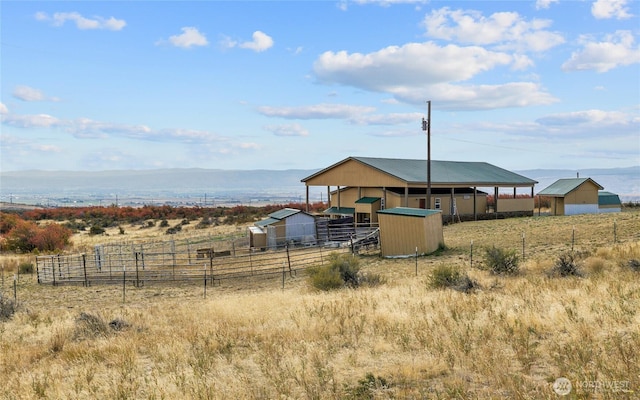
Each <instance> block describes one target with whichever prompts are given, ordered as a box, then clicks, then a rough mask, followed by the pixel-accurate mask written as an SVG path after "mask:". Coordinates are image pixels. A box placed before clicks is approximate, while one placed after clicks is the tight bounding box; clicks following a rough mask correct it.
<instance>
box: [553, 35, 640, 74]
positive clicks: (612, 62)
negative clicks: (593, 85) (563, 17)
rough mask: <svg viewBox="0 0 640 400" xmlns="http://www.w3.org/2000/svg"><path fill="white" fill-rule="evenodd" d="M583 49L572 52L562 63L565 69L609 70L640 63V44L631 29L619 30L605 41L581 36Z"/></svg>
mask: <svg viewBox="0 0 640 400" xmlns="http://www.w3.org/2000/svg"><path fill="white" fill-rule="evenodd" d="M581 41H582V42H583V46H584V47H583V49H582V50H580V51H576V52H574V53H572V54H571V58H570V59H569V60H567V61H566V62H565V63H564V64H562V69H563V70H565V71H580V70H596V71H597V72H607V71H609V70H611V69H614V68H617V67H620V66H625V65H631V64H637V63H640V46H638V45H636V44H635V39H634V37H633V34H632V33H631V32H630V31H617V32H616V33H615V34H611V35H607V36H606V37H605V38H604V40H603V41H601V42H595V41H592V40H591V39H590V38H588V37H583V38H581Z"/></svg>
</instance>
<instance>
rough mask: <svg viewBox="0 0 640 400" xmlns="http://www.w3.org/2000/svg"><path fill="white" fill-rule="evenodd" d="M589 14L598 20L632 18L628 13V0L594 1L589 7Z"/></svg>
mask: <svg viewBox="0 0 640 400" xmlns="http://www.w3.org/2000/svg"><path fill="white" fill-rule="evenodd" d="M591 14H592V15H593V16H594V17H596V18H598V19H610V18H616V19H627V18H631V17H633V14H630V13H629V7H628V0H596V1H595V2H594V3H593V4H592V5H591Z"/></svg>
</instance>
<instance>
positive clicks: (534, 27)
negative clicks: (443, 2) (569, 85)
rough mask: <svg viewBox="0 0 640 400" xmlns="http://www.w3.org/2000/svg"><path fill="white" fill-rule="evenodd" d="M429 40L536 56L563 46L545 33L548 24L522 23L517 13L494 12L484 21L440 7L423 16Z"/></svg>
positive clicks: (473, 13)
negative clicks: (486, 46)
mask: <svg viewBox="0 0 640 400" xmlns="http://www.w3.org/2000/svg"><path fill="white" fill-rule="evenodd" d="M423 24H424V26H425V28H426V34H427V36H428V37H430V38H435V39H442V40H447V41H456V42H458V43H463V44H472V45H483V46H485V45H493V46H496V49H501V50H507V49H511V50H518V51H535V52H540V51H544V50H548V49H550V48H552V47H555V46H557V45H559V44H561V43H564V38H563V37H562V35H560V34H558V33H555V32H551V31H549V30H547V28H549V27H550V26H551V21H550V20H542V19H533V20H531V21H527V20H525V19H524V18H523V17H521V16H520V15H519V14H518V13H517V12H497V13H494V14H492V15H490V16H489V17H485V16H484V15H482V13H481V12H479V11H474V10H450V9H449V8H448V7H444V8H441V9H438V10H433V11H432V12H431V14H428V15H426V16H425V18H424V21H423Z"/></svg>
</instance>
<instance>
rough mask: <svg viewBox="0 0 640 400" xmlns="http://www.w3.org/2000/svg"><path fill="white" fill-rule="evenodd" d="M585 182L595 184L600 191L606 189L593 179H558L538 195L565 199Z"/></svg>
mask: <svg viewBox="0 0 640 400" xmlns="http://www.w3.org/2000/svg"><path fill="white" fill-rule="evenodd" d="M585 182H591V183H593V184H594V185H595V186H596V187H597V188H598V189H599V190H602V189H604V188H603V187H602V186H600V185H599V184H598V183H596V181H594V180H593V179H591V178H568V179H558V180H557V181H555V182H554V183H552V184H551V185H549V186H547V187H546V188H544V189H542V190H541V191H540V192H539V193H538V195H540V196H550V197H564V196H566V195H567V194H569V193H571V192H572V191H574V190H576V189H577V188H578V187H580V186H582V185H583V184H584V183H585Z"/></svg>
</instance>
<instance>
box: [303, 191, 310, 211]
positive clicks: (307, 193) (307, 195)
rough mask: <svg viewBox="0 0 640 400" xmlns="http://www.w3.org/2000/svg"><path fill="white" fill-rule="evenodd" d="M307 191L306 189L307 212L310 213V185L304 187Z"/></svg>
mask: <svg viewBox="0 0 640 400" xmlns="http://www.w3.org/2000/svg"><path fill="white" fill-rule="evenodd" d="M304 186H305V189H306V194H305V200H304V201H305V203H306V211H307V212H309V185H304Z"/></svg>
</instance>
